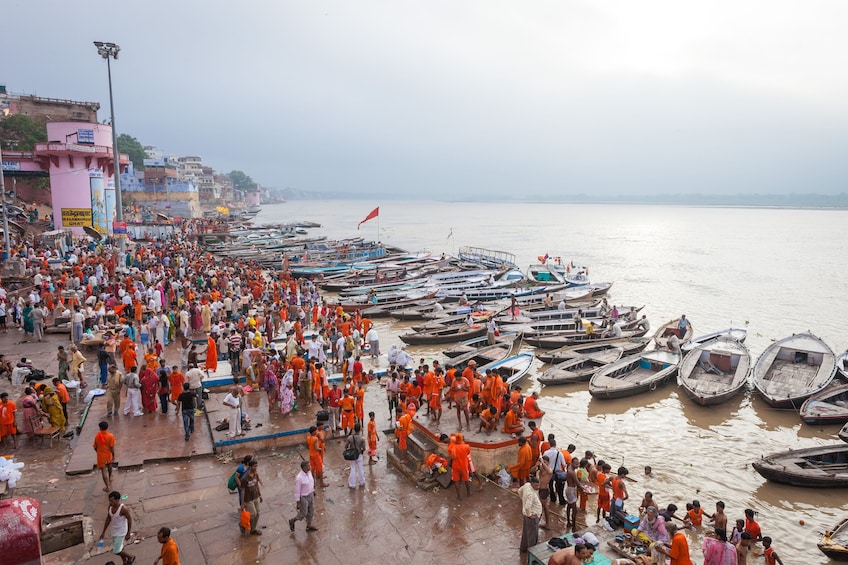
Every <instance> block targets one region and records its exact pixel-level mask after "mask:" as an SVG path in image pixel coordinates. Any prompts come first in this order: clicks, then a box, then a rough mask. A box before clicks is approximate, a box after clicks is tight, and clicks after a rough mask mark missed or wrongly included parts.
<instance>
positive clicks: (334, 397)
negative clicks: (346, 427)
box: [327, 381, 342, 437]
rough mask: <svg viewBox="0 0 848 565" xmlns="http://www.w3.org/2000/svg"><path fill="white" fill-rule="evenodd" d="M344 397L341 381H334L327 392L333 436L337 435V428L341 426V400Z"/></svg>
mask: <svg viewBox="0 0 848 565" xmlns="http://www.w3.org/2000/svg"><path fill="white" fill-rule="evenodd" d="M341 399H342V391H341V390H339V383H337V382H335V381H333V387H332V388H331V389H330V392H328V393H327V411H328V412H329V413H330V429H331V430H332V437H336V430H337V429H339V428H340V427H341V423H342V420H341V407H340V406H339V401H340V400H341Z"/></svg>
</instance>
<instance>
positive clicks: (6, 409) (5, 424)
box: [0, 392, 18, 449]
mask: <svg viewBox="0 0 848 565" xmlns="http://www.w3.org/2000/svg"><path fill="white" fill-rule="evenodd" d="M17 411H18V407H17V406H16V405H15V403H14V402H13V401H12V400H9V393H8V392H4V393H2V394H0V442H2V444H3V445H5V444H6V437H7V436H12V444H13V445H14V446H15V449H17V448H18V429H17V428H16V427H15V412H17Z"/></svg>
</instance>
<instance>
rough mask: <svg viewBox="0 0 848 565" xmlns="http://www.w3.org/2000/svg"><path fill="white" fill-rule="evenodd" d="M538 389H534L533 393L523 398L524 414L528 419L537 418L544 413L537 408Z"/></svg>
mask: <svg viewBox="0 0 848 565" xmlns="http://www.w3.org/2000/svg"><path fill="white" fill-rule="evenodd" d="M538 400H539V391H538V390H534V391H533V394H531V395H530V396H528V397H527V398H525V399H524V415H525V416H526V417H527V418H528V419H530V420H538V419H539V418H541V417H542V416H544V415H545V413H544V412H543V411H542V410H539V403H538Z"/></svg>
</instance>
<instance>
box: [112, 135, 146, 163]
mask: <svg viewBox="0 0 848 565" xmlns="http://www.w3.org/2000/svg"><path fill="white" fill-rule="evenodd" d="M118 153H126V154H127V155H129V156H130V161H132V164H133V168H134V169H135V170H136V171H143V170H144V160H145V159H147V153H146V152H145V151H144V147H142V145H141V143H140V142H139V141H138V140H137V139H136V138H134V137H133V136H131V135H127V134H126V133H122V134H121V135H119V136H118Z"/></svg>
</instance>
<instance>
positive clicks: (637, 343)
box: [536, 337, 651, 365]
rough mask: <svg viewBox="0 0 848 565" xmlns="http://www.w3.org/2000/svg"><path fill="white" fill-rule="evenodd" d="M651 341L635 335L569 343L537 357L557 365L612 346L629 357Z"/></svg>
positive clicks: (544, 361)
mask: <svg viewBox="0 0 848 565" xmlns="http://www.w3.org/2000/svg"><path fill="white" fill-rule="evenodd" d="M650 342H651V340H650V339H648V338H645V337H634V338H630V339H618V340H611V341H604V342H602V343H585V344H582V345H568V346H566V347H560V348H559V349H554V350H553V351H545V352H543V353H538V354H536V358H537V359H539V361H541V362H543V363H551V364H553V365H555V364H557V363H562V362H563V361H568V360H569V359H574V358H576V357H579V356H581V355H590V354H592V353H597V352H599V351H603V350H604V349H610V348H612V347H618V348H620V349H622V350H623V353H622V357H627V356H628V355H633V354H635V353H639V352H640V351H642V350H643V349H645V348H646V347H647V346H648V344H649V343H650Z"/></svg>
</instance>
